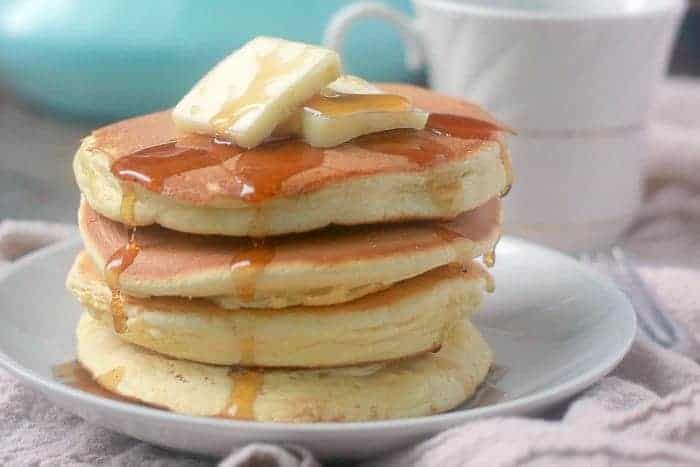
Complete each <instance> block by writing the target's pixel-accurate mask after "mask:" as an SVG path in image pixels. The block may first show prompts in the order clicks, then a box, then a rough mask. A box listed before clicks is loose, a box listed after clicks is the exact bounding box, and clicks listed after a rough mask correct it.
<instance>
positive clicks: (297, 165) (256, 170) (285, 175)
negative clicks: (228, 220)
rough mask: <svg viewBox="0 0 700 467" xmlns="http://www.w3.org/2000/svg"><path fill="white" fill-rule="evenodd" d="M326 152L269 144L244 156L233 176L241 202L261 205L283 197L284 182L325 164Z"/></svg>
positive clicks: (299, 144)
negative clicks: (281, 195) (263, 202)
mask: <svg viewBox="0 0 700 467" xmlns="http://www.w3.org/2000/svg"><path fill="white" fill-rule="evenodd" d="M323 159H324V150H323V149H320V148H315V147H313V146H309V145H308V144H306V143H304V142H303V141H298V140H286V141H279V142H273V143H267V144H265V145H262V146H258V147H257V148H253V149H251V150H248V151H245V152H243V153H241V154H240V155H239V156H238V158H237V159H236V166H235V170H234V171H232V175H233V176H234V177H235V178H236V180H237V181H238V186H239V188H238V191H237V193H235V194H236V195H237V196H238V197H239V198H240V199H242V200H244V201H246V202H249V203H260V202H262V201H265V200H267V199H270V198H274V197H276V196H278V195H280V194H282V193H281V191H282V188H283V185H284V182H286V181H287V180H289V179H290V178H292V177H293V176H295V175H298V174H301V173H302V172H306V171H308V170H312V169H315V168H317V167H319V166H320V165H321V164H322V163H323Z"/></svg>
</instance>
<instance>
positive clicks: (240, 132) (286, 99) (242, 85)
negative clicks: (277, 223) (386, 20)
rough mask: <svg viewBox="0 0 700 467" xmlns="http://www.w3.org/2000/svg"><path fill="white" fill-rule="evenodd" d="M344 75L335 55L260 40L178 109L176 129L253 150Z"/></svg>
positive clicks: (216, 72) (208, 79)
mask: <svg viewBox="0 0 700 467" xmlns="http://www.w3.org/2000/svg"><path fill="white" fill-rule="evenodd" d="M339 74H340V58H339V57H338V54H337V53H335V52H333V51H332V50H328V49H324V48H322V47H316V46H312V45H308V44H302V43H298V42H290V41H285V40H282V39H276V38H270V37H258V38H255V39H253V40H252V41H250V42H248V43H247V44H245V45H244V46H243V47H242V48H240V49H239V50H237V51H236V52H234V53H233V54H231V55H229V56H228V57H226V58H225V59H223V60H222V61H221V62H219V63H218V64H217V65H216V66H215V67H214V68H213V69H212V70H211V71H210V72H209V73H207V74H206V75H205V76H204V78H202V79H201V80H200V81H199V82H198V83H197V84H196V85H195V86H194V87H193V88H192V90H190V92H189V93H188V94H187V95H186V96H185V97H184V98H183V99H182V100H181V101H180V102H179V103H178V104H177V106H176V107H175V109H174V110H173V113H172V116H173V120H174V122H175V125H176V126H177V128H178V129H179V130H181V131H185V132H191V133H202V134H210V135H215V136H217V137H218V138H220V139H225V140H228V141H231V142H233V143H235V144H237V145H239V146H242V147H245V148H251V147H255V146H257V145H259V144H260V143H262V142H263V141H264V140H265V139H266V138H268V137H269V136H270V135H271V134H272V133H273V131H274V130H275V128H277V127H278V126H279V125H280V123H282V122H285V121H287V120H289V119H290V118H291V117H292V116H293V114H294V113H295V112H298V109H299V108H301V106H302V105H303V104H304V103H305V102H307V101H308V100H309V99H311V98H312V97H313V96H314V95H316V94H318V93H319V92H320V91H321V89H323V88H324V87H325V86H326V85H327V84H328V83H330V82H332V81H333V80H335V79H336V78H337V77H338V76H339Z"/></svg>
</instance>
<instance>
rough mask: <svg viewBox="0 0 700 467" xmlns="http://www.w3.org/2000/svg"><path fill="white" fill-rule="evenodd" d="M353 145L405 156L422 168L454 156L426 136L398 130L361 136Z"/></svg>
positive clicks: (407, 130)
mask: <svg viewBox="0 0 700 467" xmlns="http://www.w3.org/2000/svg"><path fill="white" fill-rule="evenodd" d="M353 144H355V145H356V146H359V147H361V148H363V149H367V150H368V151H377V152H383V153H385V154H394V155H398V156H403V157H405V158H406V159H408V160H409V161H411V162H414V163H416V164H418V165H420V166H421V167H424V166H429V165H434V164H436V163H438V162H439V161H442V160H445V159H447V158H449V157H450V156H452V155H453V153H452V151H451V150H450V148H448V147H447V146H445V145H444V144H440V143H439V142H437V141H435V140H434V139H431V138H428V137H426V136H425V135H424V134H421V133H419V132H416V131H415V130H410V129H398V130H389V131H383V132H381V133H372V134H369V135H365V136H360V137H359V138H357V139H355V140H354V141H353Z"/></svg>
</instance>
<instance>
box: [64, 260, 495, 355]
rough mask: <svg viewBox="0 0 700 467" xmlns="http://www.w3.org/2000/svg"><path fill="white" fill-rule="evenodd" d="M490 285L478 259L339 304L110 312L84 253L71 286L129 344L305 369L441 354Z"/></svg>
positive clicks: (172, 306) (172, 302) (131, 305)
mask: <svg viewBox="0 0 700 467" xmlns="http://www.w3.org/2000/svg"><path fill="white" fill-rule="evenodd" d="M489 286H490V277H489V276H488V273H486V271H484V270H483V268H482V267H481V266H479V265H478V264H477V263H474V262H472V263H470V264H468V265H466V266H458V265H450V266H444V267H442V268H438V269H434V270H432V271H430V272H427V273H425V274H422V275H420V276H418V277H416V278H413V279H409V280H407V281H403V282H400V283H398V284H396V285H394V286H392V287H390V288H389V289H387V290H384V291H382V292H378V293H376V294H372V295H368V296H366V297H363V298H361V299H358V300H355V301H353V302H350V303H346V304H342V305H333V306H331V307H290V308H285V309H282V310H270V309H256V310H251V309H239V310H227V309H223V308H221V307H219V306H216V305H214V304H212V303H211V302H210V301H208V300H206V299H186V298H177V297H159V298H150V299H137V298H133V297H128V296H124V295H122V296H121V298H120V299H119V304H118V305H117V306H111V303H112V292H111V290H110V289H109V287H107V284H106V283H105V282H104V280H103V279H102V278H101V277H100V275H99V274H98V272H97V271H96V270H95V268H94V267H93V266H92V263H91V262H90V260H89V258H88V256H87V255H85V254H84V253H82V254H80V255H79V256H78V258H77V259H76V262H75V264H74V266H73V268H72V269H71V272H70V273H69V275H68V280H67V287H68V289H69V290H70V291H71V293H73V295H75V296H76V297H77V298H78V300H79V301H80V303H81V304H82V305H83V306H84V307H85V309H86V310H87V311H88V312H89V313H90V314H91V315H92V316H93V317H94V318H95V319H98V320H99V321H101V322H102V323H103V324H105V325H107V326H110V327H113V328H114V329H115V330H118V331H120V332H119V336H120V337H121V338H122V339H124V340H126V341H129V342H133V343H135V344H138V345H141V346H143V347H147V348H149V349H152V350H154V351H157V352H159V353H162V354H165V355H169V356H173V357H177V358H183V359H188V360H193V361H198V362H204V363H212V364H220V365H243V366H259V367H306V368H309V367H313V368H317V367H332V366H347V365H358V364H363V363H369V362H377V361H384V360H395V359H400V358H405V357H409V356H413V355H417V354H420V353H424V352H428V351H433V350H436V349H438V348H439V347H440V345H441V343H442V341H443V339H444V336H445V335H446V334H447V332H448V331H449V329H450V328H451V327H452V326H453V325H454V323H455V322H457V321H458V320H459V319H461V318H462V317H464V316H466V315H468V314H470V313H471V312H472V311H473V310H475V309H476V308H477V306H478V305H479V304H480V303H481V297H482V293H483V291H484V289H486V288H488V287H489Z"/></svg>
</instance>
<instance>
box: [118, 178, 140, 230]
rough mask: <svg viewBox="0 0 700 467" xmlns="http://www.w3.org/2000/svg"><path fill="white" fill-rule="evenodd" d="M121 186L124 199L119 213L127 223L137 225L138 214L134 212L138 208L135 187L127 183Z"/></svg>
mask: <svg viewBox="0 0 700 467" xmlns="http://www.w3.org/2000/svg"><path fill="white" fill-rule="evenodd" d="M121 188H122V199H121V205H120V206H119V214H120V215H121V218H122V220H123V221H124V223H125V224H126V225H132V226H133V225H136V214H135V212H134V209H135V208H136V193H135V192H134V188H133V187H132V186H131V185H129V184H127V183H122V184H121Z"/></svg>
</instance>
